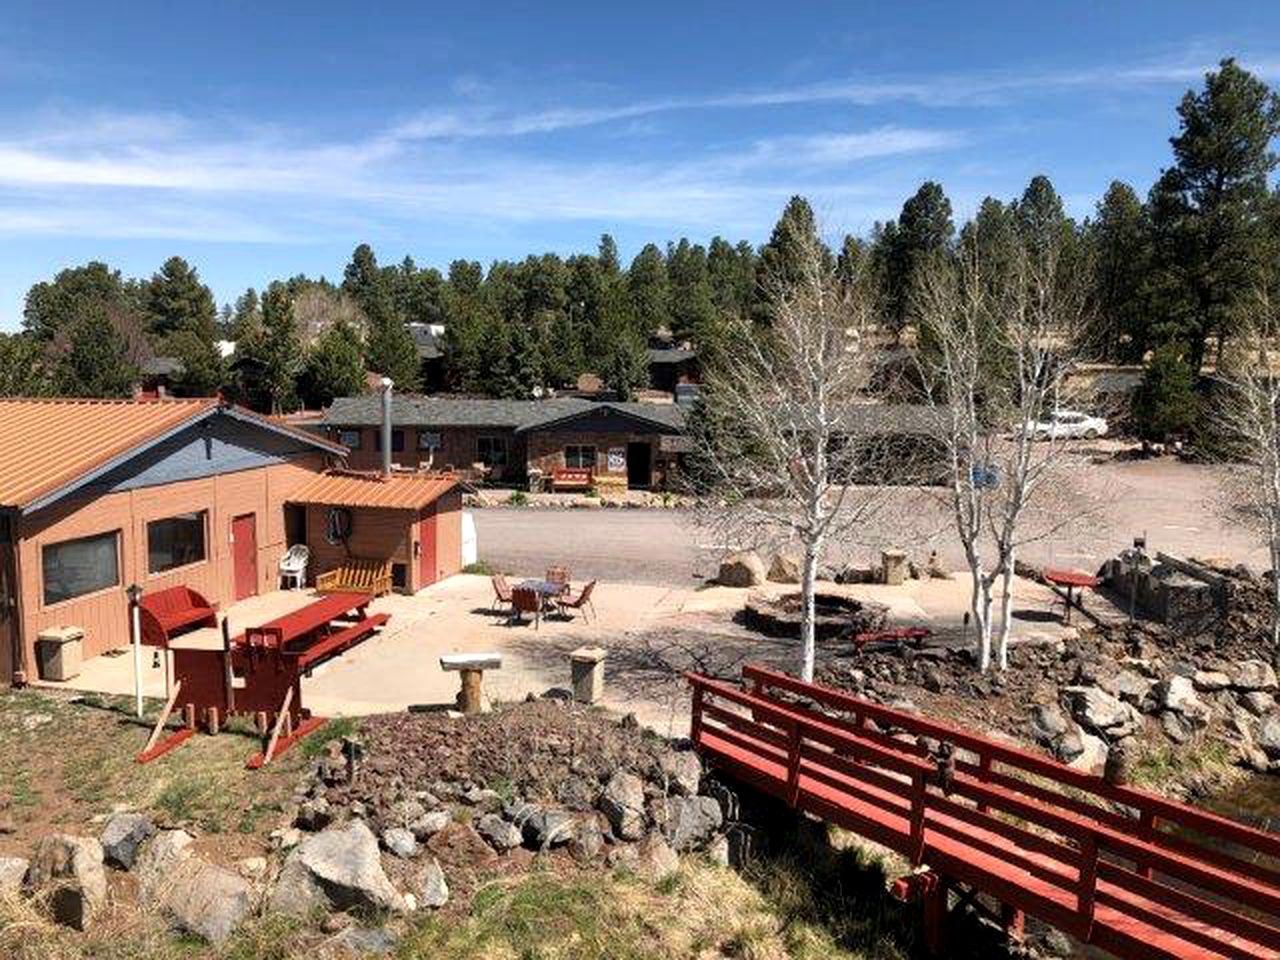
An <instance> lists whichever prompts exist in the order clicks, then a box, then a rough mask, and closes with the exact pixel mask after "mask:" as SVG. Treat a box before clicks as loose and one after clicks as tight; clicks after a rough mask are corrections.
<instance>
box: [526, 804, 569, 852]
mask: <svg viewBox="0 0 1280 960" xmlns="http://www.w3.org/2000/svg"><path fill="white" fill-rule="evenodd" d="M520 832H521V835H522V837H523V838H524V842H525V843H526V844H528V845H529V846H530V847H532V848H533V849H535V850H545V849H547V848H548V847H555V846H559V845H560V844H564V843H568V842H569V841H570V840H571V839H573V833H574V819H573V814H571V813H569V812H568V811H567V810H555V809H548V808H546V807H539V808H537V809H535V810H534V811H533V813H532V814H531V815H530V816H527V817H525V818H524V822H523V823H521V824H520Z"/></svg>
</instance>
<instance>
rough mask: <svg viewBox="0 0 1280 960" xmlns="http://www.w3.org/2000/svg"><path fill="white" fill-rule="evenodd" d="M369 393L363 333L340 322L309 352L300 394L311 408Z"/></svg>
mask: <svg viewBox="0 0 1280 960" xmlns="http://www.w3.org/2000/svg"><path fill="white" fill-rule="evenodd" d="M364 389H365V371H364V345H363V344H362V343H361V342H360V333H359V331H358V330H356V328H355V327H354V326H353V325H352V324H351V323H349V322H348V321H347V320H345V319H342V318H339V319H338V320H337V321H335V322H334V323H333V324H331V325H330V326H329V327H328V328H327V329H326V330H325V331H324V333H322V334H321V335H320V337H319V339H318V340H316V342H315V345H314V346H313V347H312V348H311V349H310V350H309V351H307V360H306V364H305V367H304V369H303V371H302V376H301V377H300V392H301V393H302V396H303V400H304V401H305V404H306V405H307V406H309V407H313V408H318V407H327V406H328V405H329V404H331V403H332V402H333V401H334V399H335V398H336V397H353V396H357V395H358V394H360V393H363V392H364Z"/></svg>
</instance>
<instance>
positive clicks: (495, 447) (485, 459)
mask: <svg viewBox="0 0 1280 960" xmlns="http://www.w3.org/2000/svg"><path fill="white" fill-rule="evenodd" d="M476 460H478V461H479V462H480V463H483V464H484V465H485V466H486V467H505V466H506V465H507V438H506V437H477V438H476Z"/></svg>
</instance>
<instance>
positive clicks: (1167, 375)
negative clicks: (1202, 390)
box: [1133, 343, 1200, 442]
mask: <svg viewBox="0 0 1280 960" xmlns="http://www.w3.org/2000/svg"><path fill="white" fill-rule="evenodd" d="M1195 381H1196V378H1195V372H1194V371H1193V370H1192V369H1191V366H1190V364H1188V363H1187V361H1186V359H1185V358H1184V357H1183V355H1182V347H1181V346H1180V345H1179V344H1177V343H1168V344H1165V345H1164V346H1161V347H1157V348H1156V350H1155V351H1154V352H1153V353H1152V355H1151V362H1150V363H1148V364H1147V369H1146V372H1145V373H1144V374H1143V376H1142V383H1141V384H1140V385H1139V386H1138V389H1137V390H1136V391H1135V392H1134V395H1133V417H1134V420H1135V422H1136V424H1137V427H1138V434H1139V436H1141V437H1142V439H1144V440H1152V441H1157V442H1160V441H1164V440H1167V439H1169V438H1170V437H1174V436H1180V435H1183V434H1185V433H1186V432H1187V431H1188V430H1190V429H1191V428H1192V427H1193V426H1194V425H1195V423H1196V420H1197V419H1198V417H1199V412H1200V410H1199V408H1200V402H1199V400H1198V399H1197V398H1196V383H1195Z"/></svg>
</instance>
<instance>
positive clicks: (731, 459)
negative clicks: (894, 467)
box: [691, 233, 883, 680]
mask: <svg viewBox="0 0 1280 960" xmlns="http://www.w3.org/2000/svg"><path fill="white" fill-rule="evenodd" d="M763 283H764V286H765V292H766V294H767V298H768V303H769V307H770V309H769V311H768V320H767V322H766V323H763V324H754V323H753V322H752V321H751V320H749V319H746V318H743V319H740V320H738V321H736V322H735V323H734V324H733V325H732V327H731V329H729V330H728V331H727V332H726V335H725V337H724V340H723V346H722V347H721V349H719V350H717V351H716V356H715V357H714V359H713V361H712V362H711V364H710V365H709V367H708V369H707V371H706V373H705V378H704V384H703V389H702V401H701V406H700V410H699V415H698V416H696V417H695V418H693V423H692V424H691V437H692V440H693V444H694V453H693V460H694V464H693V470H692V472H693V478H694V483H695V486H696V488H697V489H698V490H699V493H700V502H701V505H702V507H703V508H704V509H703V510H702V512H701V516H702V517H703V520H704V522H705V523H707V524H709V525H710V526H711V527H712V529H713V530H715V531H716V532H717V533H718V534H719V542H720V543H722V544H733V545H736V546H746V545H759V544H761V543H763V542H766V541H768V540H769V539H770V538H772V537H775V536H776V535H777V534H778V533H779V532H782V534H783V535H784V536H785V537H786V538H787V539H788V540H798V541H799V544H800V546H801V548H802V551H803V560H802V570H801V577H800V583H801V596H802V604H803V607H802V617H801V657H800V676H801V677H802V678H803V679H804V680H812V679H813V671H814V662H815V656H816V651H815V645H814V592H815V585H816V582H817V579H818V567H819V564H820V563H821V561H822V558H823V555H824V551H825V549H826V547H827V545H828V544H829V543H831V542H832V541H833V540H837V539H840V538H842V537H843V536H844V535H845V534H847V533H848V532H849V530H850V529H851V527H853V526H854V525H856V524H858V523H859V522H861V521H864V520H865V519H867V518H868V517H869V515H870V514H871V513H872V512H873V511H874V510H875V508H876V507H877V506H878V505H879V504H880V503H881V502H882V500H883V495H882V492H881V490H880V489H878V488H876V487H874V486H870V485H861V484H857V483H855V482H854V481H856V480H858V479H859V478H860V477H862V476H864V475H865V474H866V473H868V472H870V471H871V467H872V461H873V459H874V458H875V456H876V454H875V446H874V443H872V442H870V441H869V440H866V439H865V438H860V437H857V436H853V435H851V433H850V431H849V429H848V422H849V418H848V409H849V407H850V405H851V404H854V403H858V402H860V401H863V398H862V392H863V390H864V388H865V387H866V385H867V382H868V379H869V377H870V374H871V372H872V368H873V363H872V352H873V347H872V342H871V336H870V333H871V329H870V328H871V320H872V316H873V311H872V307H871V297H870V293H869V291H868V289H867V285H866V284H865V283H852V284H851V283H848V282H847V281H846V282H845V283H844V284H842V283H841V282H840V279H839V278H838V277H837V275H836V270H835V264H834V262H833V261H832V258H831V256H830V253H829V252H828V251H827V250H826V248H825V247H824V246H823V244H822V243H821V241H820V240H819V239H818V237H817V236H816V235H815V234H812V233H811V234H808V235H806V236H804V237H800V238H796V239H795V241H794V248H793V250H792V255H791V257H790V260H789V262H788V264H787V268H786V270H785V272H784V271H782V270H781V269H779V270H777V271H775V272H774V273H773V274H771V275H770V276H768V277H766V278H765V279H764V281H763Z"/></svg>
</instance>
